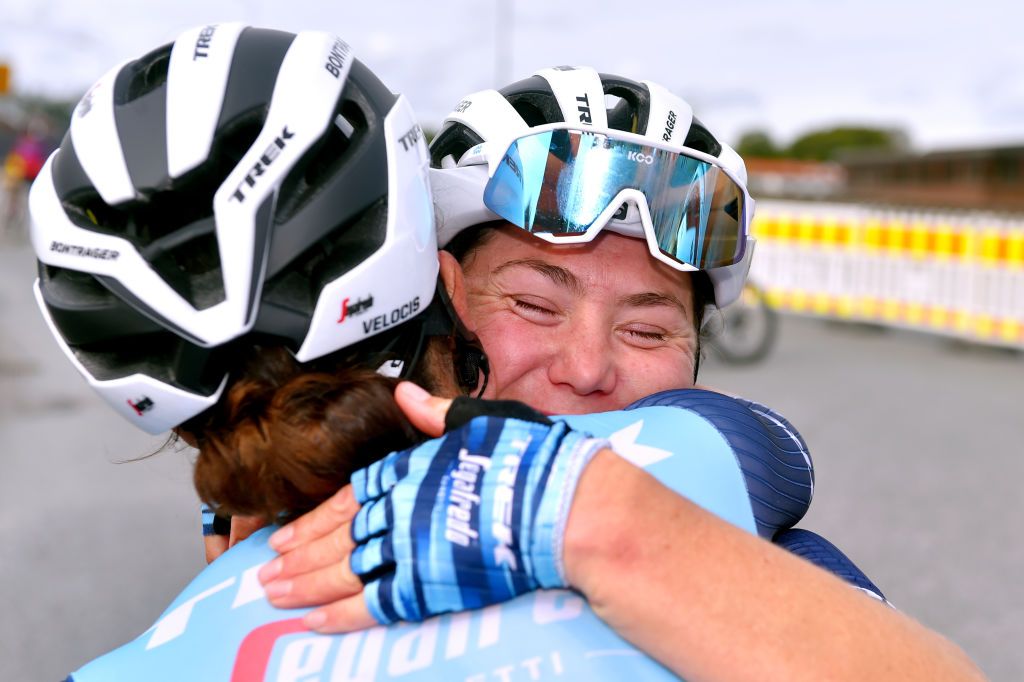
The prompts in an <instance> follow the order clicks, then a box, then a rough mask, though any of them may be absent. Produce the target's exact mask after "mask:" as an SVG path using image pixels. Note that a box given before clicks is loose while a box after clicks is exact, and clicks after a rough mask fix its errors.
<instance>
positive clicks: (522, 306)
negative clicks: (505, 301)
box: [512, 299, 555, 315]
mask: <svg viewBox="0 0 1024 682" xmlns="http://www.w3.org/2000/svg"><path fill="white" fill-rule="evenodd" d="M512 305H514V306H515V307H516V308H517V309H518V310H520V311H522V312H525V313H529V314H534V315H554V314H555V311H553V310H549V309H547V308H543V307H541V306H539V305H534V304H533V303H527V302H526V301H523V300H520V299H513V301H512Z"/></svg>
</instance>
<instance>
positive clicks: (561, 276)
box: [494, 258, 690, 319]
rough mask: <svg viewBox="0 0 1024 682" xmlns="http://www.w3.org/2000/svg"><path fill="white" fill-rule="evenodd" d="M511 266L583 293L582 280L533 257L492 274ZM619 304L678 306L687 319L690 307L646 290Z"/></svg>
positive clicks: (504, 267)
mask: <svg viewBox="0 0 1024 682" xmlns="http://www.w3.org/2000/svg"><path fill="white" fill-rule="evenodd" d="M513 267H526V268H530V269H531V270H533V271H535V272H537V273H540V274H541V275H544V276H545V277H547V278H548V279H550V280H551V281H552V282H554V283H555V284H558V285H559V286H562V287H565V288H566V289H568V290H569V291H570V292H571V293H572V294H574V295H576V296H581V295H583V293H584V290H585V287H584V285H583V282H581V281H580V279H579V278H578V277H577V276H576V275H574V274H573V273H572V272H570V271H569V270H566V269H565V268H563V267H559V266H557V265H552V264H551V263H548V262H546V261H542V260H537V259H534V258H522V259H518V260H510V261H508V262H506V263H502V264H501V265H499V266H498V267H496V268H495V269H494V274H495V275H497V274H500V273H501V272H503V271H505V270H507V269H509V268H513ZM619 304H620V305H624V306H631V307H636V308H653V307H656V306H669V307H672V308H678V309H679V311H680V312H681V313H682V314H683V316H684V317H686V318H687V319H689V317H690V309H689V307H688V306H687V305H686V304H684V303H683V302H682V301H680V300H679V299H678V298H676V297H675V296H672V295H671V294H666V293H658V292H654V291H646V292H644V293H640V294H630V295H628V296H623V297H622V298H621V299H619Z"/></svg>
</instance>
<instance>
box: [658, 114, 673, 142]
mask: <svg viewBox="0 0 1024 682" xmlns="http://www.w3.org/2000/svg"><path fill="white" fill-rule="evenodd" d="M675 128H676V112H674V111H669V112H668V120H667V121H665V132H664V133H663V134H662V136H661V139H663V140H665V142H671V140H672V131H673V130H675Z"/></svg>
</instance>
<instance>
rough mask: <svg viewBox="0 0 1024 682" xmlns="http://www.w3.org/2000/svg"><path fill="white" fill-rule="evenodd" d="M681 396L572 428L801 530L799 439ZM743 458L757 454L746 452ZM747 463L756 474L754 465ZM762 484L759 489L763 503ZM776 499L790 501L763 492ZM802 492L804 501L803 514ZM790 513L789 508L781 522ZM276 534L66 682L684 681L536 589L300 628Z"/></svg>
mask: <svg viewBox="0 0 1024 682" xmlns="http://www.w3.org/2000/svg"><path fill="white" fill-rule="evenodd" d="M671 393H672V394H673V395H676V394H677V395H678V400H675V399H673V398H672V396H670V395H668V394H659V396H662V398H661V402H660V403H659V404H658V405H656V406H648V407H639V408H637V409H630V410H626V411H620V412H611V413H605V414H595V415H580V416H571V417H566V418H565V420H566V421H567V422H569V423H570V425H572V426H573V428H575V429H577V430H581V431H587V432H589V433H591V434H593V435H595V436H603V437H607V438H609V439H610V440H611V442H612V444H613V446H614V447H615V450H616V451H617V452H619V453H620V454H621V455H622V456H624V457H626V458H628V459H629V460H631V461H632V462H633V463H635V464H637V465H638V466H641V467H643V468H644V469H646V470H647V471H648V472H650V473H651V474H653V475H654V476H656V477H657V478H658V479H659V480H660V481H662V482H663V483H664V484H666V485H668V486H669V487H671V488H673V489H674V490H676V491H677V492H679V493H680V494H682V495H685V496H686V497H688V498H690V499H691V500H693V501H694V502H696V503H697V504H699V505H701V506H702V507H704V508H705V509H708V510H709V511H711V512H712V513H715V514H717V515H718V516H720V517H722V518H724V519H726V520H728V521H730V522H731V523H733V524H735V525H737V526H739V527H740V528H743V529H745V530H747V531H749V532H752V533H756V532H758V530H759V528H764V527H767V525H774V524H775V522H777V521H779V519H780V518H781V516H780V514H783V515H785V514H788V515H789V516H790V517H792V519H791V520H792V522H785V523H781V524H780V525H781V526H789V525H792V523H795V522H796V520H799V518H800V516H802V514H803V511H804V510H806V506H807V504H808V503H809V500H810V488H811V471H810V460H809V459H807V456H806V451H805V449H804V446H803V442H802V441H801V440H800V439H799V436H798V435H796V434H795V433H794V434H792V437H790V436H787V435H785V434H782V436H780V437H778V438H775V437H772V438H768V437H765V436H764V435H763V433H764V431H765V429H764V425H763V424H762V425H760V426H758V425H757V424H758V420H759V419H761V415H758V414H757V413H756V412H755V411H752V410H751V409H750V408H749V405H748V404H746V403H740V402H739V401H735V400H733V399H731V398H726V397H725V396H718V394H707V393H706V392H703V391H675V392H671ZM695 400H696V401H697V403H701V404H700V405H698V404H697V403H695V402H694V401H695ZM706 400H710V401H711V402H712V403H713V406H714V409H713V410H710V411H709V410H708V409H707V406H706V404H704V402H703V401H706ZM699 412H704V413H707V414H709V415H710V417H707V416H702V414H699ZM723 414H724V415H725V418H724V421H723V418H722V415H723ZM785 427H786V428H787V429H788V428H790V427H789V426H788V424H786V425H785ZM780 444H781V445H780ZM745 448H746V450H749V451H750V452H748V453H747V454H742V453H741V454H738V451H743V450H744V449H745ZM751 452H753V453H754V454H753V455H751ZM751 456H753V461H754V463H753V464H752V463H751V461H748V459H749V458H750V457H751ZM768 462H772V463H774V464H772V465H769V464H766V463H768ZM801 463H802V464H801ZM755 470H756V473H754V474H752V473H751V472H752V471H755ZM773 477H775V479H777V480H774V481H773ZM754 479H756V480H757V485H759V486H762V488H763V490H761V491H760V492H758V494H756V495H755V494H754V492H753V488H752V485H751V482H752V481H754ZM769 488H773V489H777V491H782V492H781V493H765V492H764V490H768V489H769ZM801 490H802V491H804V493H803V499H802V502H800V503H799V504H798V503H797V500H798V498H799V497H800V495H799V491H801ZM794 491H797V492H796V493H794ZM779 495H781V496H782V497H784V498H785V501H782V497H779ZM752 499H754V500H755V501H754V502H752ZM787 504H788V506H789V507H790V508H791V509H792V511H789V512H780V511H779V510H780V509H782V510H785V509H786V508H787ZM760 507H765V508H769V507H770V508H771V510H772V514H774V516H772V523H771V524H766V523H765V522H764V521H763V520H761V521H759V520H758V518H756V517H757V515H758V513H757V510H758V509H759V508H760ZM272 530H273V529H264V530H262V531H260V532H258V533H256V534H254V535H253V536H252V537H250V538H249V539H248V540H246V541H245V542H242V543H240V544H238V545H236V546H235V547H234V548H233V549H231V550H230V551H229V552H227V553H226V554H224V555H223V556H222V557H221V558H220V559H218V560H217V561H215V562H214V563H213V564H211V565H210V566H209V567H207V568H206V569H205V570H204V571H203V572H202V573H200V574H199V576H198V577H196V579H195V580H193V581H192V583H191V584H190V585H189V586H188V587H187V588H186V589H185V590H184V591H183V592H182V593H181V595H180V596H179V597H178V598H177V599H176V600H175V601H174V603H172V604H171V606H170V608H168V609H167V611H165V612H164V614H163V615H162V616H161V617H160V619H159V620H158V621H157V622H156V624H155V625H153V626H152V627H151V628H150V629H149V630H147V631H146V632H145V633H143V634H142V635H141V636H140V637H138V638H137V639H135V640H134V641H132V642H130V643H128V644H126V645H124V646H123V647H121V648H120V649H117V650H115V651H113V652H111V653H110V654H107V655H106V656H103V657H101V658H99V659H97V660H96V661H93V662H92V663H90V664H88V665H86V666H85V667H83V668H82V669H81V670H79V671H78V672H76V673H74V674H73V675H72V677H71V678H69V679H70V680H73V681H74V682H94V681H96V682H98V681H104V682H107V681H110V680H147V681H150V682H162V681H168V682H171V681H174V682H179V681H181V680H215V681H227V680H230V681H232V682H241V681H242V680H246V681H249V680H266V681H275V682H285V681H289V682H300V681H301V682H313V681H324V682H327V681H328V680H330V681H331V682H343V681H346V682H350V681H356V680H358V681H360V682H370V681H372V680H409V681H413V680H446V681H448V680H455V681H465V682H485V681H487V682H490V681H495V682H498V681H500V682H520V681H522V682H526V681H528V680H529V681H531V682H532V681H535V680H559V679H565V680H623V679H642V680H671V679H677V678H676V677H675V676H673V675H672V674H671V673H670V672H669V671H667V670H666V669H665V668H663V667H662V666H661V665H659V664H658V663H656V662H655V661H653V660H651V659H650V658H648V657H647V656H646V655H644V654H642V653H641V652H639V651H638V650H636V649H635V648H633V647H632V646H631V645H629V644H628V643H626V642H625V641H623V640H622V639H621V638H620V637H619V636H618V635H617V634H615V633H614V632H613V631H612V630H611V629H610V628H608V627H607V626H606V625H605V624H604V623H603V622H602V621H601V620H599V619H598V618H597V617H596V616H595V615H594V614H593V613H592V612H591V611H590V609H589V607H588V606H587V604H586V602H585V601H584V600H583V599H582V598H581V597H579V596H578V595H577V594H575V593H573V592H569V591H563V590H548V591H539V592H533V593H530V594H527V595H524V596H522V597H519V598H517V599H515V600H513V601H510V602H507V603H504V604H500V605H496V606H491V607H488V608H485V609H481V610H479V611H473V612H465V613H457V614H447V615H444V616H439V617H435V618H432V619H430V620H427V621H424V622H423V623H416V624H398V625H393V626H388V627H376V628H373V629H370V630H366V631H363V632H358V633H353V634H349V635H335V636H326V635H318V634H314V633H311V632H309V631H307V630H306V629H305V628H304V627H303V626H302V621H301V616H302V615H303V614H304V613H305V612H306V611H308V610H309V609H296V610H280V609H275V608H274V607H272V606H270V604H269V603H268V602H267V601H266V599H265V598H264V595H263V591H262V588H261V587H260V584H259V582H258V580H257V578H256V573H257V571H258V570H259V567H260V566H262V565H263V564H264V563H266V562H267V561H269V560H271V559H272V558H274V557H275V556H276V554H275V552H273V550H271V549H270V548H269V547H268V546H267V544H266V541H267V538H268V537H269V535H270V533H271V532H272ZM637 532H643V529H642V528H638V529H637ZM764 534H765V532H764V531H763V530H762V535H764Z"/></svg>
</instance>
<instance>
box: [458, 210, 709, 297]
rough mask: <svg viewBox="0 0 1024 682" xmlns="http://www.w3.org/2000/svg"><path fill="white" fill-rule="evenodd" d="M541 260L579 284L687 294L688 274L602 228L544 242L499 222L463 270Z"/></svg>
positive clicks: (641, 244) (475, 272) (484, 271)
mask: <svg viewBox="0 0 1024 682" xmlns="http://www.w3.org/2000/svg"><path fill="white" fill-rule="evenodd" d="M517 260H530V261H541V262H544V263H548V264H551V265H555V266H558V267H560V268H564V269H565V270H568V271H569V272H571V273H572V274H573V275H574V276H575V277H576V278H577V279H579V280H580V282H581V283H582V284H583V285H584V286H588V287H597V288H607V287H614V288H616V289H618V290H619V291H625V290H628V292H627V293H647V292H653V293H664V294H670V295H673V296H677V297H680V296H682V297H684V298H683V299H682V300H687V301H688V300H689V296H690V295H691V293H692V283H691V277H690V275H689V274H688V273H684V272H679V271H678V270H674V269H672V268H670V267H669V266H668V265H666V264H664V263H662V262H660V261H658V260H656V259H654V258H653V257H651V255H650V252H649V251H648V250H647V243H646V242H645V241H644V240H642V239H636V238H633V237H625V236H623V235H619V234H616V233H614V232H609V231H605V232H602V233H601V234H599V235H597V237H596V238H595V239H594V240H593V241H591V242H588V243H585V244H561V245H559V244H550V243H548V242H546V241H543V240H540V239H537V238H536V237H533V236H531V235H530V234H528V233H526V232H524V231H522V230H520V229H518V228H514V227H499V228H497V229H495V230H494V231H493V233H492V234H491V235H489V236H488V238H486V239H485V240H484V242H483V243H482V245H480V246H479V247H478V248H477V249H476V250H475V251H474V252H473V254H472V256H471V257H470V258H469V259H468V260H467V261H466V263H465V268H466V272H467V275H469V276H471V277H472V276H480V275H488V274H490V273H493V272H494V271H495V270H496V269H497V268H499V267H500V266H502V265H504V264H505V263H508V262H510V261H517Z"/></svg>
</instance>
